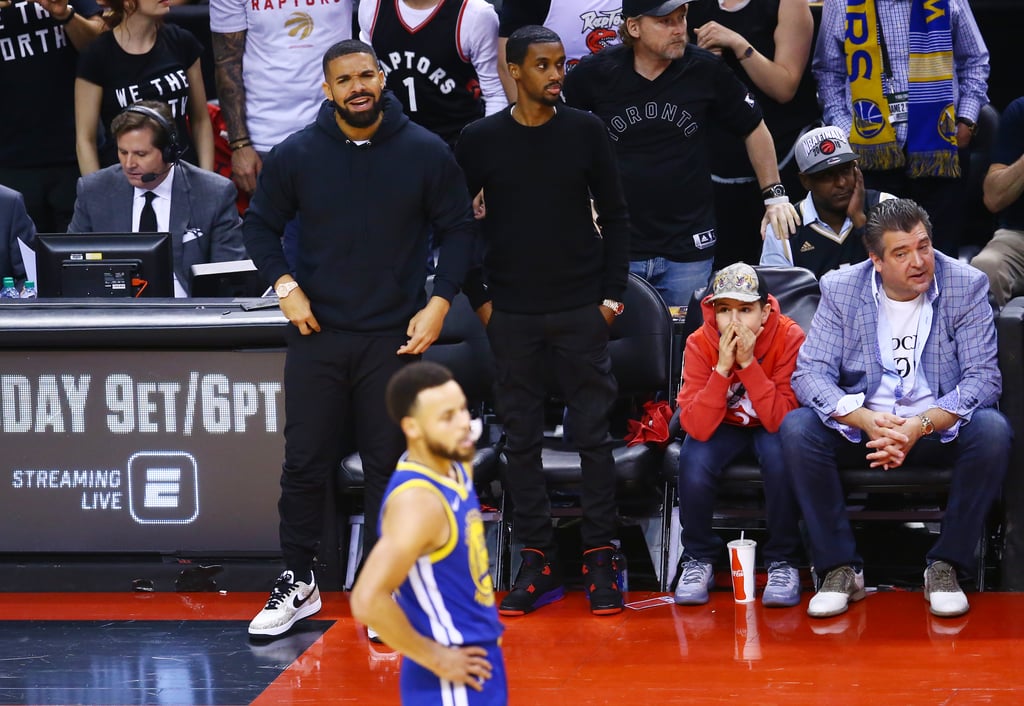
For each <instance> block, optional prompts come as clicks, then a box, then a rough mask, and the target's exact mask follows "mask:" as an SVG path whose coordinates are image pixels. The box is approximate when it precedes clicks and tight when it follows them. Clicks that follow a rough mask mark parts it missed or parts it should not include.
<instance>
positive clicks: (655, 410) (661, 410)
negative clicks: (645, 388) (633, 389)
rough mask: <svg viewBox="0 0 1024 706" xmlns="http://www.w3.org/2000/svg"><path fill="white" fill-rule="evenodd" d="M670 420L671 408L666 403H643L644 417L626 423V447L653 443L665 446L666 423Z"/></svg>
mask: <svg viewBox="0 0 1024 706" xmlns="http://www.w3.org/2000/svg"><path fill="white" fill-rule="evenodd" d="M670 419H672V407H670V406H669V404H668V402H665V401H660V402H655V401H654V400H651V401H650V402H645V403H644V416H643V417H642V418H641V419H640V420H639V421H637V420H636V419H630V420H628V421H627V423H626V427H627V431H626V446H636V445H637V444H647V443H654V444H658V445H660V446H666V445H667V444H668V442H669V433H668V422H669V420H670Z"/></svg>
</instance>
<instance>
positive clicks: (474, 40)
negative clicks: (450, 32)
mask: <svg viewBox="0 0 1024 706" xmlns="http://www.w3.org/2000/svg"><path fill="white" fill-rule="evenodd" d="M385 1H386V2H393V1H394V0H385ZM449 1H451V0H449ZM397 5H398V14H399V15H400V16H401V18H402V22H404V23H405V24H406V25H407V26H409V27H414V28H415V27H419V26H420V25H421V24H423V23H424V22H426V21H427V20H428V19H429V18H430V16H431V15H433V14H434V8H436V7H437V5H434V6H433V7H428V8H426V9H422V10H420V9H415V8H411V7H409V6H408V5H406V4H405V3H404V2H402V1H401V0H398V2H397ZM376 9H377V3H376V2H374V1H373V0H362V2H360V3H359V38H360V39H361V40H363V41H364V42H366V43H367V44H373V42H371V41H370V35H369V30H370V27H371V26H372V25H373V17H374V12H375V11H376ZM457 41H458V43H459V48H460V49H461V50H462V53H463V54H464V55H465V56H466V58H468V59H469V63H470V64H472V65H473V70H474V71H476V77H477V80H479V81H480V93H481V95H482V96H483V99H484V114H485V115H493V114H494V113H497V112H498V111H500V110H501V109H502V108H504V107H505V106H506V105H508V99H507V98H506V97H505V89H504V88H503V87H502V85H501V79H500V78H498V14H497V13H496V12H495V11H494V7H493V6H491V4H490V3H489V2H487V0H469V2H467V3H466V10H465V12H464V13H463V15H462V22H461V23H460V24H459V36H458V39H457Z"/></svg>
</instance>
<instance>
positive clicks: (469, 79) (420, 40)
mask: <svg viewBox="0 0 1024 706" xmlns="http://www.w3.org/2000/svg"><path fill="white" fill-rule="evenodd" d="M367 1H368V0H367ZM463 6H464V0H463V2H452V1H451V0H449V2H445V3H442V4H441V7H440V8H439V9H438V11H437V13H436V14H434V15H433V16H432V17H431V18H430V19H429V20H427V21H426V23H425V24H423V25H421V26H419V27H417V28H416V29H415V30H413V31H410V30H409V29H408V28H407V27H406V26H405V24H404V23H403V22H402V20H401V18H400V17H399V16H398V8H397V7H396V6H395V2H394V0H384V1H383V2H381V3H380V4H379V5H378V6H377V17H376V18H375V21H374V23H373V28H372V30H371V31H372V35H371V37H370V40H371V43H372V44H373V48H374V50H375V51H376V52H377V57H378V58H379V59H380V65H381V68H382V69H383V70H384V73H385V74H387V77H388V86H390V87H391V90H393V91H394V92H395V95H396V96H398V99H399V100H401V101H402V106H403V107H404V108H405V114H406V115H408V116H409V117H410V118H412V121H413V122H415V123H418V124H420V125H422V126H423V127H425V128H427V129H428V130H430V131H431V132H433V133H436V134H437V135H440V136H441V138H442V139H443V140H444V141H445V142H447V143H448V144H449V145H454V144H455V140H456V139H458V137H459V133H460V132H461V131H462V128H464V127H465V126H466V124H467V123H469V122H472V121H473V120H477V119H479V118H482V117H483V115H484V103H483V99H482V98H481V94H480V81H479V79H478V78H477V75H476V69H474V68H473V65H472V64H471V63H470V62H469V61H468V60H467V59H466V58H465V57H463V56H462V55H461V53H460V52H459V47H458V39H457V38H458V35H459V22H460V21H461V20H462V10H463Z"/></svg>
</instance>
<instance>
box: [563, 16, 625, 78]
mask: <svg viewBox="0 0 1024 706" xmlns="http://www.w3.org/2000/svg"><path fill="white" fill-rule="evenodd" d="M621 23H622V0H595V1H594V2H569V1H567V0H551V8H550V9H549V10H548V16H547V18H546V19H545V20H544V26H545V27H547V28H548V29H550V30H552V31H554V32H555V34H557V35H558V36H559V37H561V38H562V46H563V47H565V68H566V70H567V71H568V70H569V69H571V68H572V67H574V66H575V65H576V64H577V63H578V62H579V60H580V59H582V58H583V57H584V56H586V55H588V54H596V53H597V52H599V51H601V50H602V49H604V48H605V47H608V46H612V45H614V44H619V43H620V41H619V25H620V24H621Z"/></svg>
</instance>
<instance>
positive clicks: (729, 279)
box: [711, 262, 761, 302]
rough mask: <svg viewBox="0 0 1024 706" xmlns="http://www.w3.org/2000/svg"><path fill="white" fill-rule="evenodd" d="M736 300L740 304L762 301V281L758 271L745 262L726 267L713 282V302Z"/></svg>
mask: <svg viewBox="0 0 1024 706" xmlns="http://www.w3.org/2000/svg"><path fill="white" fill-rule="evenodd" d="M719 299H735V300H736V301H739V302H756V301H760V300H761V279H760V278H759V277H758V276H757V270H755V269H754V268H753V267H751V266H750V265H748V264H747V263H745V262H737V263H734V264H732V265H729V266H728V267H724V268H722V269H721V270H719V271H718V273H717V274H715V278H714V279H713V280H711V301H713V302H714V301H718V300H719Z"/></svg>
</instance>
